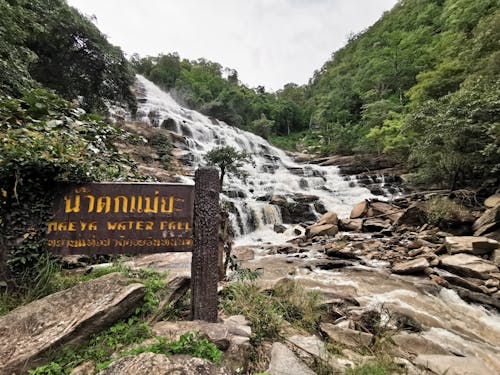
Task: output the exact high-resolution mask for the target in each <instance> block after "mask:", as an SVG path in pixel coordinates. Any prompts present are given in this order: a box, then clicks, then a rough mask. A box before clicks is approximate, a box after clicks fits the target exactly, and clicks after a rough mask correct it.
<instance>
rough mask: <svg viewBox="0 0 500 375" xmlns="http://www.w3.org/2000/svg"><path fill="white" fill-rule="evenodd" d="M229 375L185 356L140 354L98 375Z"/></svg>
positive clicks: (121, 361) (220, 369)
mask: <svg viewBox="0 0 500 375" xmlns="http://www.w3.org/2000/svg"><path fill="white" fill-rule="evenodd" d="M168 374H182V375H200V374H204V375H231V374H232V372H231V371H230V370H228V369H226V368H224V367H220V366H217V365H215V364H213V363H212V362H210V361H208V360H206V359H202V358H194V357H188V356H185V355H172V356H166V355H164V354H155V353H142V354H139V355H131V356H127V357H123V358H122V359H119V360H118V361H116V362H115V363H113V364H111V366H109V367H108V368H106V369H105V370H102V371H101V372H99V374H98V375H168Z"/></svg>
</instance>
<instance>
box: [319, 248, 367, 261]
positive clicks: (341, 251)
mask: <svg viewBox="0 0 500 375" xmlns="http://www.w3.org/2000/svg"><path fill="white" fill-rule="evenodd" d="M325 254H326V256H328V257H330V258H340V259H356V260H359V259H361V258H360V257H359V256H357V255H356V254H355V253H354V252H353V251H352V249H348V248H336V247H334V248H330V249H327V250H326V251H325Z"/></svg>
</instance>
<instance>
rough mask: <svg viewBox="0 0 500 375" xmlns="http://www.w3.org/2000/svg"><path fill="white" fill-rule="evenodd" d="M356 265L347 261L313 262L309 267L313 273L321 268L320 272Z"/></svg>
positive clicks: (310, 262)
mask: <svg viewBox="0 0 500 375" xmlns="http://www.w3.org/2000/svg"><path fill="white" fill-rule="evenodd" d="M353 265H354V264H353V263H352V262H349V261H347V260H341V259H337V260H312V261H309V262H308V263H307V267H308V268H309V269H310V270H311V271H312V270H314V268H319V269H320V270H326V271H328V270H335V269H339V268H345V267H351V266H353Z"/></svg>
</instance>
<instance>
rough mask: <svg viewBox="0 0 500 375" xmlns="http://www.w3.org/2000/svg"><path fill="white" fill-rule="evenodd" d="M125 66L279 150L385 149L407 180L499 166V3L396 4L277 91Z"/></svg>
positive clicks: (452, 177) (472, 178)
mask: <svg viewBox="0 0 500 375" xmlns="http://www.w3.org/2000/svg"><path fill="white" fill-rule="evenodd" d="M132 63H133V65H134V66H135V68H136V70H137V71H138V72H139V73H141V74H144V75H145V76H146V77H147V78H149V79H151V80H152V81H154V82H155V83H157V84H159V85H161V86H162V87H164V88H165V89H168V90H171V91H172V92H173V93H174V95H176V96H177V98H178V99H179V100H182V101H184V103H185V104H186V105H188V106H190V107H192V108H195V109H198V110H200V111H201V112H203V113H205V114H207V115H210V116H214V117H217V118H220V119H222V120H225V121H227V122H228V123H230V124H232V125H235V126H238V127H242V128H244V129H247V130H251V131H253V132H255V133H257V134H259V135H262V136H264V137H266V138H270V139H271V140H272V141H273V142H275V143H277V144H279V145H286V146H288V147H290V145H291V144H294V145H295V143H297V142H298V143H300V144H301V145H305V146H308V149H309V151H312V152H319V153H321V154H324V155H329V154H352V153H373V154H380V153H386V154H389V155H391V156H395V157H397V158H399V159H400V160H404V161H406V162H407V164H408V165H409V166H410V167H411V168H412V169H413V170H416V171H418V173H417V174H416V175H415V177H416V179H415V181H420V182H423V183H425V184H437V185H441V186H444V187H452V188H455V187H458V186H463V185H467V184H471V183H477V182H478V181H480V180H482V179H485V178H487V177H495V176H498V174H499V172H500V125H499V122H500V105H499V104H500V94H499V92H500V82H499V77H500V76H499V70H500V2H499V1H498V0H448V1H445V0H441V1H436V0H406V1H400V2H399V3H398V4H397V5H396V6H395V7H394V8H393V9H392V10H391V11H389V12H386V13H385V14H384V15H383V17H382V18H381V19H380V20H379V21H378V22H377V23H375V24H374V25H373V26H371V27H370V28H369V29H367V30H366V31H363V32H361V33H359V34H357V35H354V36H352V37H351V38H350V40H349V42H348V43H347V45H346V46H345V47H344V48H342V49H340V50H338V51H336V52H334V53H333V54H332V57H331V59H330V60H329V61H327V62H326V63H325V64H324V65H323V67H321V69H319V70H318V71H316V72H315V74H314V76H313V77H312V78H311V80H310V82H309V83H308V84H307V85H304V86H298V85H295V84H293V83H290V84H287V85H285V87H284V88H283V89H282V90H279V91H277V92H276V93H268V92H266V91H265V90H264V88H263V87H257V88H248V87H246V86H245V85H243V84H241V83H240V82H239V80H238V75H237V72H236V71H234V70H231V69H226V70H223V69H222V67H221V66H220V65H219V64H217V63H213V62H210V61H206V60H204V59H200V60H198V61H188V60H185V59H181V58H180V57H179V56H178V55H177V54H175V53H174V54H167V55H160V56H156V57H145V58H140V57H138V56H134V58H133V59H132ZM309 129H312V130H309ZM304 130H307V131H304ZM297 131H302V132H301V133H299V134H296V133H294V132H297ZM276 135H278V136H285V137H276Z"/></svg>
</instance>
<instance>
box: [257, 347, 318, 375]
mask: <svg viewBox="0 0 500 375" xmlns="http://www.w3.org/2000/svg"><path fill="white" fill-rule="evenodd" d="M266 372H267V373H269V374H271V375H315V372H314V371H313V370H311V369H310V368H309V367H307V366H306V365H305V364H304V362H302V361H301V360H300V359H299V358H298V357H297V356H296V355H295V354H294V353H293V352H292V351H291V350H290V349H288V348H287V347H286V345H284V344H282V343H280V342H275V343H274V344H273V347H272V349H271V362H270V363H269V368H268V369H267V371H266Z"/></svg>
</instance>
